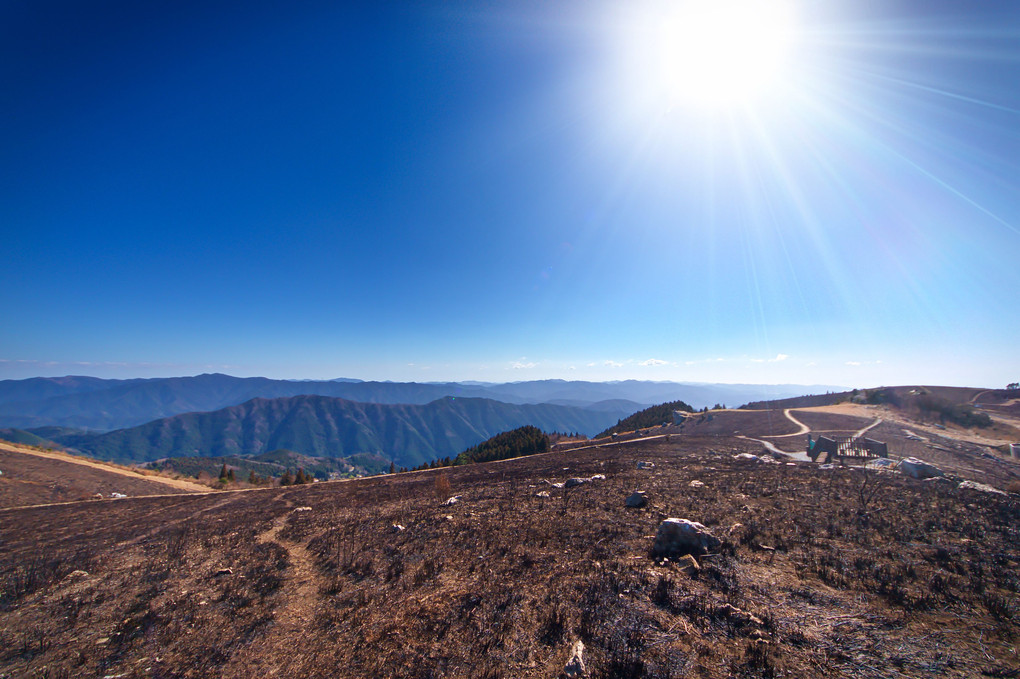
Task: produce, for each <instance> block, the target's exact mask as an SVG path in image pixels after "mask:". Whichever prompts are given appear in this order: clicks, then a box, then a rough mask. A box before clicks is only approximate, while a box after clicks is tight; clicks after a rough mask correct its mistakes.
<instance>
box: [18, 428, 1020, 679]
mask: <svg viewBox="0 0 1020 679" xmlns="http://www.w3.org/2000/svg"><path fill="white" fill-rule="evenodd" d="M681 439H682V440H681ZM759 450H760V445H758V444H756V443H754V442H753V441H748V440H745V439H737V438H724V437H689V436H685V437H673V438H672V439H671V441H670V442H665V441H664V440H661V439H660V440H657V441H654V442H644V443H635V444H624V445H614V446H605V447H601V448H592V449H588V450H582V451H576V452H567V453H550V454H547V455H542V456H536V457H532V458H521V459H515V460H508V461H505V462H499V463H492V464H482V465H471V466H466V467H454V468H448V469H442V470H433V471H427V472H420V473H410V474H397V475H391V476H385V477H377V478H371V479H364V480H358V481H349V482H337V483H320V484H314V485H311V486H302V487H289V488H278V489H272V490H257V491H243V492H225V493H219V494H215V495H204V496H182V497H171V498H138V499H129V500H121V501H118V502H111V503H82V504H78V505H67V506H59V507H43V508H35V509H22V510H8V511H3V512H0V531H2V532H0V539H2V543H0V649H2V650H0V676H10V677H71V676H107V675H115V676H122V677H145V676H151V677H217V676H222V677H262V676H267V675H270V674H272V673H274V672H276V673H278V675H279V676H287V677H327V676H399V677H447V676H450V677H555V676H558V675H559V674H560V673H561V672H562V670H563V667H564V663H565V662H566V660H567V656H568V655H569V652H570V647H571V645H572V644H573V642H574V641H575V640H577V639H580V640H582V641H583V642H584V644H585V648H586V650H585V662H586V665H587V668H588V672H589V675H590V676H593V677H642V676H648V677H713V678H714V677H719V678H722V677H732V676H737V677H777V676H853V677H890V676H892V677H897V676H909V677H927V676H931V675H932V674H937V675H938V676H948V677H975V676H998V677H1010V676H1020V657H1018V654H1017V644H1018V633H1020V606H1018V600H1020V596H1018V591H1020V579H1018V577H1020V574H1018V568H1017V566H1018V562H1020V534H1018V526H1020V502H1018V498H1017V497H1016V496H1001V495H991V494H987V493H979V492H975V491H966V490H959V489H957V488H956V484H955V483H951V482H948V481H925V482H922V481H915V480H912V479H908V478H903V477H902V476H900V475H898V474H889V473H882V472H865V471H863V470H861V469H848V468H843V469H839V468H837V469H833V470H822V469H819V468H818V467H817V466H813V465H808V464H798V465H792V466H790V465H785V464H762V463H751V462H744V461H738V460H736V459H734V457H733V455H734V454H735V453H737V452H745V451H746V452H759ZM638 460H646V461H650V462H653V463H654V464H655V467H654V468H653V469H649V470H638V469H637V468H636V461H638ZM596 474H602V475H605V477H606V478H605V479H595V480H594V481H591V482H589V483H586V484H583V485H581V486H578V487H575V488H570V489H563V488H556V487H554V486H552V485H550V483H548V482H560V481H564V480H565V479H567V478H570V477H590V476H592V475H596ZM695 480H697V481H701V482H702V483H703V484H704V486H701V487H692V486H691V485H690V482H691V481H695ZM977 480H980V481H985V480H987V479H983V478H978V479H977ZM696 485H697V484H696ZM635 489H640V490H644V491H646V492H647V493H648V497H649V505H648V506H647V507H646V508H643V509H628V508H625V507H624V503H623V500H624V498H625V497H626V496H627V495H628V494H629V493H630V492H631V491H633V490H635ZM540 493H547V496H542V495H540ZM451 494H453V495H456V496H459V500H458V501H457V502H456V503H454V504H446V503H445V501H446V500H447V497H448V496H450V495H451ZM306 508H307V509H306ZM670 516H674V517H684V518H690V519H693V520H696V521H700V522H701V523H704V524H705V525H706V526H707V527H708V528H709V529H711V530H712V531H713V532H714V533H715V534H716V535H717V536H719V537H720V538H722V539H723V540H724V542H723V546H722V548H721V549H719V550H718V552H717V553H716V554H713V555H708V556H706V557H703V558H701V559H700V562H701V563H700V566H701V567H700V570H698V571H693V572H692V571H691V570H690V569H684V568H681V564H678V563H674V562H673V561H669V560H667V561H659V560H656V559H654V558H652V556H651V553H650V547H651V544H652V536H653V535H654V533H655V530H656V527H657V525H658V523H659V522H660V521H661V520H662V519H664V518H666V517H670Z"/></svg>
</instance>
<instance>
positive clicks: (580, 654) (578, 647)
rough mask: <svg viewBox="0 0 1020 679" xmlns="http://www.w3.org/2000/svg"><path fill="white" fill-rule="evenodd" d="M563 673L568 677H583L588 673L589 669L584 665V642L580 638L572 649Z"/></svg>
mask: <svg viewBox="0 0 1020 679" xmlns="http://www.w3.org/2000/svg"><path fill="white" fill-rule="evenodd" d="M563 674H565V675H566V676H568V677H583V676H585V675H586V674H588V670H587V669H586V668H585V666H584V642H583V641H581V640H580V639H578V640H577V641H576V642H575V643H574V647H573V648H571V649H570V660H568V661H567V664H566V666H565V667H564V668H563Z"/></svg>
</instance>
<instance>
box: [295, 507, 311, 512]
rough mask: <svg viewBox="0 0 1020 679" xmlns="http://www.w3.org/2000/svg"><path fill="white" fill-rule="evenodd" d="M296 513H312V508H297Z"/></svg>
mask: <svg viewBox="0 0 1020 679" xmlns="http://www.w3.org/2000/svg"><path fill="white" fill-rule="evenodd" d="M294 511H295V512H310V511H312V508H311V507H295V508H294Z"/></svg>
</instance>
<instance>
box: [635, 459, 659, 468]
mask: <svg viewBox="0 0 1020 679" xmlns="http://www.w3.org/2000/svg"><path fill="white" fill-rule="evenodd" d="M637 468H638V469H655V464H654V463H652V462H642V461H641V460H638V463H637Z"/></svg>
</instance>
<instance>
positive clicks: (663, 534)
mask: <svg viewBox="0 0 1020 679" xmlns="http://www.w3.org/2000/svg"><path fill="white" fill-rule="evenodd" d="M721 544H722V541H721V540H719V538H717V537H716V536H714V535H712V533H710V532H709V530H708V529H707V528H705V526H703V525H702V524H700V523H698V522H697V521H690V520H688V519H666V520H665V521H663V522H662V523H661V524H659V530H658V532H656V534H655V544H654V545H653V546H652V551H653V552H654V553H655V554H656V556H681V555H683V554H707V553H708V552H709V551H711V550H713V549H718V548H719V546H720V545H721Z"/></svg>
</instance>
